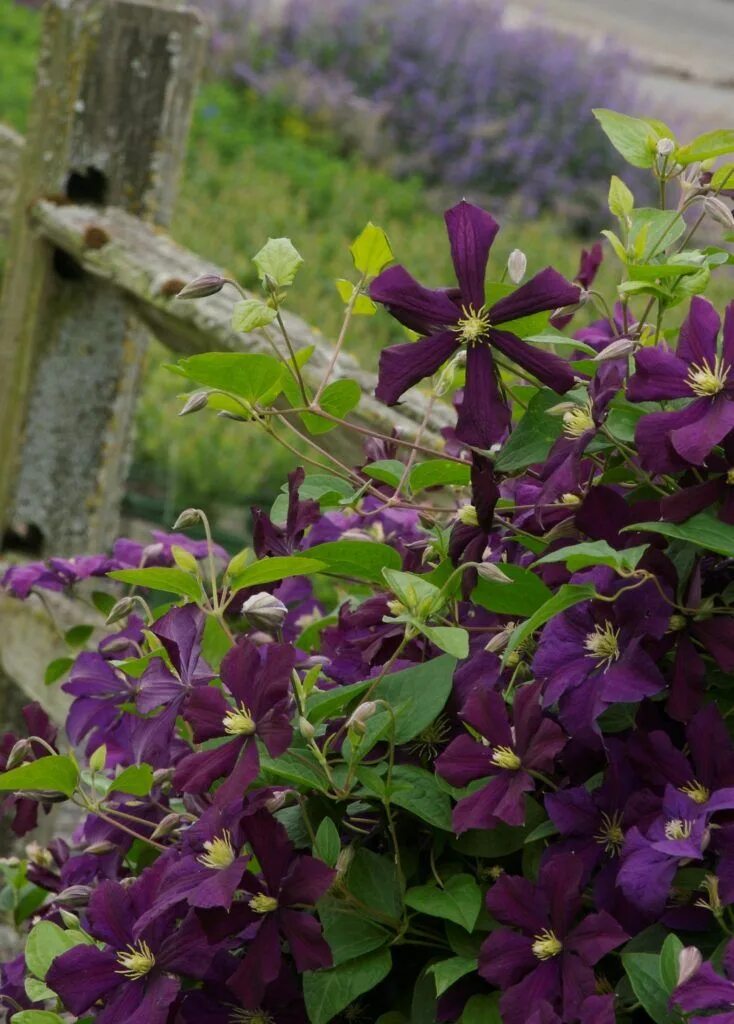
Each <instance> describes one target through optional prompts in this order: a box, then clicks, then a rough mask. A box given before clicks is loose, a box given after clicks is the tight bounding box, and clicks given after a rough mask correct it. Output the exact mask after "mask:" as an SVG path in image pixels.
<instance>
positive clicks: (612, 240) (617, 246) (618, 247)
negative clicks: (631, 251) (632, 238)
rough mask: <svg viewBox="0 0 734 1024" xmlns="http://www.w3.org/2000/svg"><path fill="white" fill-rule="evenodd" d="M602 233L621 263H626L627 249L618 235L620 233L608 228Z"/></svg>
mask: <svg viewBox="0 0 734 1024" xmlns="http://www.w3.org/2000/svg"><path fill="white" fill-rule="evenodd" d="M602 235H604V237H605V238H606V240H607V241H608V242H609V244H610V245H611V247H612V249H613V250H614V255H615V256H616V257H617V259H618V260H619V261H620V263H626V262H627V250H626V249H625V247H624V245H623V243H622V240H621V239H620V238H619V237H618V235H615V233H614V232H613V231H609V230H608V229H605V230H604V231H602Z"/></svg>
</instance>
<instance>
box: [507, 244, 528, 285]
mask: <svg viewBox="0 0 734 1024" xmlns="http://www.w3.org/2000/svg"><path fill="white" fill-rule="evenodd" d="M527 269H528V258H527V256H526V255H525V253H524V252H523V251H522V250H521V249H513V250H512V252H511V253H510V255H509V256H508V258H507V276H508V277H509V279H510V280H511V281H512V283H513V284H520V282H521V281H522V279H523V278H524V277H525V271H526V270H527Z"/></svg>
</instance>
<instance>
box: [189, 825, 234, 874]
mask: <svg viewBox="0 0 734 1024" xmlns="http://www.w3.org/2000/svg"><path fill="white" fill-rule="evenodd" d="M204 849H205V850H206V853H202V855H201V857H197V860H198V861H199V864H203V865H204V867H205V868H214V869H215V870H217V871H221V870H222V869H223V868H228V867H229V866H230V864H233V863H234V861H235V858H236V857H237V854H236V853H235V852H234V847H233V846H232V835H231V833H230V832H228V831H227V830H226V829H225V830H224V832H222V834H221V836H215V838H214V839H207V841H206V842H205V843H204Z"/></svg>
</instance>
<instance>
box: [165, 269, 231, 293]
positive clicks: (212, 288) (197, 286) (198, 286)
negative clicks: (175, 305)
mask: <svg viewBox="0 0 734 1024" xmlns="http://www.w3.org/2000/svg"><path fill="white" fill-rule="evenodd" d="M226 283H227V279H226V277H220V275H219V274H200V275H199V277H195V278H194V280H193V281H190V282H189V283H188V284H187V285H186V286H185V287H184V288H182V289H181V291H180V292H179V293H178V295H177V296H176V298H177V299H205V298H206V297H207V296H208V295H216V294H217V292H221V290H222V288H224V286H225V284H226Z"/></svg>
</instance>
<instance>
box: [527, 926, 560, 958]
mask: <svg viewBox="0 0 734 1024" xmlns="http://www.w3.org/2000/svg"><path fill="white" fill-rule="evenodd" d="M534 938H535V942H534V943H533V945H532V950H533V953H534V954H535V956H537V958H538V960H551V959H552V958H553V957H554V956H558V954H559V953H560V952H561V950H562V949H563V943H562V942H561V940H560V939H559V938H558V937H557V936H556V934H555V932H552V931H549V929H548V928H544V929H543V931H542V932H541V933H540V935H536V936H534Z"/></svg>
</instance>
